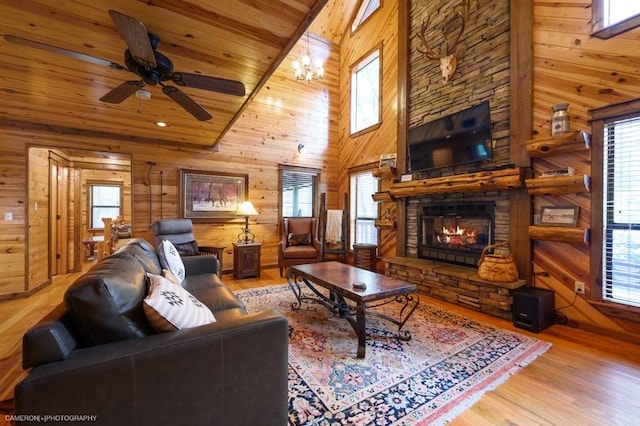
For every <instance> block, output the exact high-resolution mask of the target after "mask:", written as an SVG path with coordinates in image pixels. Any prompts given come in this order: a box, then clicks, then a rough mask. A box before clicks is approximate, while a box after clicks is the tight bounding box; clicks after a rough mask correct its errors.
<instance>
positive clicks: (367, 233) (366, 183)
mask: <svg viewBox="0 0 640 426" xmlns="http://www.w3.org/2000/svg"><path fill="white" fill-rule="evenodd" d="M349 180H350V197H349V204H350V212H349V213H350V214H349V216H350V218H349V226H350V232H349V235H350V237H351V241H350V242H349V247H350V248H351V249H353V245H354V244H378V229H377V228H376V227H375V221H376V219H377V218H378V205H377V203H376V202H375V201H373V198H372V197H371V195H373V194H375V193H376V192H378V179H376V178H375V177H374V176H373V174H372V173H371V171H370V170H367V171H363V172H356V173H352V174H351V176H350V179H349Z"/></svg>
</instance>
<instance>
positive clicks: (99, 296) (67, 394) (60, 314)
mask: <svg viewBox="0 0 640 426" xmlns="http://www.w3.org/2000/svg"><path fill="white" fill-rule="evenodd" d="M183 261H184V264H185V268H186V278H185V280H184V282H183V284H182V285H183V287H184V288H186V289H187V290H188V291H189V292H191V293H192V294H193V295H194V296H195V297H196V298H197V299H199V300H200V301H201V302H202V303H203V304H205V305H206V306H207V307H209V309H210V310H211V311H212V312H213V314H214V316H215V318H216V320H217V321H216V322H215V323H213V324H208V325H203V326H199V327H194V328H189V329H183V330H179V331H175V332H166V333H156V332H154V330H153V329H152V328H151V327H150V326H149V324H148V322H147V321H146V318H145V316H144V312H143V308H142V300H143V299H144V297H145V292H146V288H145V287H146V282H145V279H146V278H145V272H150V273H154V274H160V273H161V268H160V264H159V262H158V257H157V256H156V254H155V251H154V247H153V246H152V245H151V244H149V243H148V242H147V241H145V240H140V239H134V240H132V241H131V242H130V243H129V244H127V245H125V246H124V247H122V248H121V249H119V250H118V251H116V252H115V253H114V254H113V255H111V256H109V257H107V258H105V259H103V260H101V261H100V262H98V263H97V264H96V265H95V266H94V267H93V268H92V269H91V270H89V271H88V272H87V273H86V274H84V275H83V276H81V277H80V278H78V279H77V280H76V281H75V282H74V283H73V284H72V285H71V286H70V287H69V289H68V290H67V292H66V294H65V301H64V303H62V304H61V305H59V306H58V307H57V308H56V309H55V310H54V311H53V312H51V313H50V314H49V315H48V316H47V317H45V318H44V319H43V320H42V321H40V322H39V323H38V324H37V325H36V326H34V327H33V328H31V329H30V330H29V331H28V332H27V333H26V334H25V335H24V338H23V367H24V368H25V369H30V371H29V373H28V375H27V377H26V378H24V379H23V380H22V381H21V382H20V383H19V384H18V385H17V386H16V389H15V413H16V415H17V416H19V417H20V416H23V418H30V419H31V420H34V421H33V422H32V423H33V424H36V423H41V419H42V418H43V416H45V415H52V416H58V417H54V418H57V419H62V420H64V419H65V417H60V416H81V415H86V416H96V417H95V422H92V424H100V425H176V424H190V425H224V426H230V425H231V426H232V425H243V426H244V425H278V426H281V425H285V424H287V408H288V407H287V405H288V402H287V356H288V352H287V351H288V326H287V320H286V318H285V317H284V316H283V315H282V314H281V313H279V312H278V311H276V310H275V309H270V310H266V311H263V312H260V313H254V314H247V311H246V309H245V306H244V305H243V303H242V302H241V301H240V300H239V299H238V298H237V297H236V296H235V295H234V294H233V292H231V291H230V290H229V289H228V288H227V287H226V286H225V285H224V284H223V283H222V282H221V281H220V279H219V277H218V276H217V275H216V273H217V271H216V268H217V262H211V261H210V260H209V261H208V259H207V256H192V257H189V258H184V259H183ZM29 416H31V417H29ZM36 416H40V417H36ZM66 419H67V420H69V419H72V418H71V417H66ZM18 424H30V423H29V422H24V423H18Z"/></svg>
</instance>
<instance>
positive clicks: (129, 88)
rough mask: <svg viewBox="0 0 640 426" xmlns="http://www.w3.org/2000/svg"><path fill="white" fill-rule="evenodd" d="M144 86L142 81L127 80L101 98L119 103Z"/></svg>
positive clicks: (108, 101) (102, 100)
mask: <svg viewBox="0 0 640 426" xmlns="http://www.w3.org/2000/svg"><path fill="white" fill-rule="evenodd" d="M143 87H144V83H143V82H142V81H125V82H124V83H122V84H121V85H119V86H118V87H115V88H114V89H112V90H111V91H110V92H109V93H107V94H106V95H104V96H103V97H101V98H100V101H101V102H106V103H109V104H119V103H121V102H122V101H124V100H125V99H127V98H128V97H129V96H131V95H133V94H134V93H136V92H137V91H138V90H140V89H141V88H143Z"/></svg>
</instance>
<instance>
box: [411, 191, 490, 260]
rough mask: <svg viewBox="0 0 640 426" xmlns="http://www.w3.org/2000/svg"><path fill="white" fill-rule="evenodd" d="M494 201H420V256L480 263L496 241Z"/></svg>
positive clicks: (422, 257) (421, 257)
mask: <svg viewBox="0 0 640 426" xmlns="http://www.w3.org/2000/svg"><path fill="white" fill-rule="evenodd" d="M494 210H495V203H494V202H492V201H488V202H486V201H475V202H465V203H461V202H455V203H426V204H419V205H418V258H420V259H433V260H442V261H445V262H451V263H456V264H461V265H469V266H476V265H477V264H478V260H479V259H480V255H481V253H482V249H484V248H485V247H486V246H487V245H489V244H493V242H494V232H495V230H494V223H495V215H494Z"/></svg>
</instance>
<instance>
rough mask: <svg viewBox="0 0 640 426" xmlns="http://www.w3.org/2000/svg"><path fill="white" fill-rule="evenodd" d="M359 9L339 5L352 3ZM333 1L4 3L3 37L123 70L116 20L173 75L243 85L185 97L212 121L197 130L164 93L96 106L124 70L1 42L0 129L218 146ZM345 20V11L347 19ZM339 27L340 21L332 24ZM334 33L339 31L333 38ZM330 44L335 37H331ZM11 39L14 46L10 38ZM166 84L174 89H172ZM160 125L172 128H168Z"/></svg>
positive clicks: (191, 91) (0, 16) (156, 89)
mask: <svg viewBox="0 0 640 426" xmlns="http://www.w3.org/2000/svg"><path fill="white" fill-rule="evenodd" d="M353 1H354V0H349V1H346V2H337V1H335V2H332V3H340V4H344V3H353ZM326 3H327V0H276V1H273V0H227V1H221V0H198V1H196V0H154V1H147V0H139V1H134V0H75V1H55V2H52V1H50V0H24V1H5V0H3V1H2V4H0V28H1V31H2V34H3V36H13V37H17V38H21V39H27V40H31V41H34V42H36V43H40V44H46V45H50V46H54V47H58V48H61V49H65V50H68V51H74V52H78V53H81V54H83V55H89V56H92V57H96V58H100V59H103V60H106V61H109V62H113V63H116V64H120V65H125V61H124V52H125V50H126V49H127V44H126V43H125V41H124V39H123V37H121V34H120V32H119V31H118V28H117V26H116V24H115V23H114V21H113V20H112V18H111V16H110V15H109V10H115V11H118V12H120V13H121V14H124V15H127V16H129V17H131V18H134V19H135V20H137V21H141V22H142V23H144V25H145V26H146V30H147V31H148V32H149V33H153V34H155V35H156V36H158V37H159V38H160V40H161V42H160V45H159V46H158V48H157V51H158V52H160V53H162V54H164V55H166V56H167V57H168V58H170V60H171V61H172V62H173V68H174V71H179V72H184V73H190V74H202V75H206V76H212V77H221V78H224V79H230V80H238V81H241V82H242V83H244V86H245V88H246V94H245V95H244V96H234V95H230V94H224V93H217V92H213V91H209V90H203V89H201V88H193V87H180V90H181V91H183V92H184V93H185V94H187V95H188V96H189V97H191V98H192V99H193V100H194V101H196V102H197V103H198V104H200V105H201V106H202V107H203V108H205V109H206V110H207V111H208V112H209V113H210V114H211V115H213V118H212V119H210V120H207V121H199V120H197V119H196V118H194V117H193V116H192V115H191V114H189V113H188V112H187V111H185V109H183V108H182V107H181V106H180V105H179V104H177V103H176V102H174V101H173V100H172V99H171V98H170V97H168V96H167V95H165V94H164V93H163V92H162V88H161V87H160V86H159V85H149V84H147V85H146V86H145V90H147V91H149V92H150V93H151V99H149V100H139V99H138V98H137V97H136V96H135V95H132V96H129V97H128V98H127V99H126V100H124V101H123V102H121V103H118V104H111V103H105V102H101V101H100V100H99V99H100V98H101V97H102V96H103V95H105V94H106V93H108V92H109V91H110V90H112V89H114V88H115V87H117V86H118V85H120V84H121V83H123V82H125V81H129V80H131V81H135V80H140V78H139V77H138V76H137V75H136V74H134V73H132V72H129V71H128V70H126V69H115V68H111V67H109V66H105V65H104V64H94V63H91V62H89V61H87V60H86V59H87V58H86V57H84V59H85V60H83V59H77V58H72V57H69V55H65V54H61V53H60V52H57V53H56V52H52V51H49V50H46V49H43V48H42V45H40V48H38V47H32V46H25V45H23V44H17V43H15V40H16V39H15V38H14V39H13V40H14V42H10V41H8V39H7V38H6V37H3V38H1V39H0V67H1V69H0V92H1V93H2V97H1V101H0V111H1V115H2V118H0V120H1V121H2V123H3V124H5V125H12V126H25V127H34V126H36V127H38V126H39V127H43V128H52V129H56V130H59V131H62V132H74V133H82V132H87V133H88V132H96V133H97V134H101V133H105V134H108V136H109V137H111V138H113V137H114V136H115V137H122V138H128V139H129V138H133V139H138V140H140V141H141V142H154V143H169V144H185V145H196V146H200V147H203V148H210V147H212V146H215V144H216V143H217V141H219V139H220V138H221V136H222V135H223V134H224V133H225V131H226V130H227V129H228V128H229V127H230V126H231V125H232V124H233V122H234V120H235V118H236V117H237V116H238V115H239V114H240V113H241V111H242V110H243V108H244V106H245V105H246V104H247V103H248V102H249V101H250V100H251V98H252V96H254V95H255V94H256V93H257V91H258V90H259V88H260V87H261V86H262V85H263V84H264V82H266V80H267V79H268V77H269V76H270V75H271V73H272V72H273V71H274V70H275V68H276V67H277V66H278V64H279V63H280V62H281V61H282V60H283V59H284V57H285V56H286V54H287V53H288V52H289V50H290V49H291V48H292V47H293V45H294V44H295V43H296V41H297V40H298V39H299V38H300V36H301V35H302V34H303V33H304V31H305V30H306V28H307V27H308V26H309V24H310V23H311V21H312V20H313V18H314V17H315V16H316V15H317V14H318V13H319V12H320V11H321V9H322V7H323V6H324V5H325V4H326ZM342 11H344V9H342ZM334 19H335V18H334ZM331 31H335V30H331ZM327 36H329V37H327V38H333V37H335V34H327ZM9 38H11V37H9ZM166 84H168V85H171V86H177V85H176V84H175V83H174V82H172V81H171V80H169V81H167V82H166ZM157 121H164V122H167V123H168V124H169V126H168V127H166V128H159V127H157V126H156V125H155V122H157Z"/></svg>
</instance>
